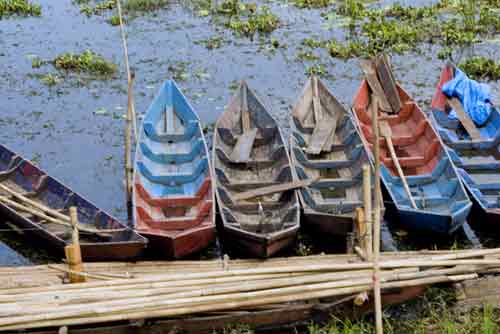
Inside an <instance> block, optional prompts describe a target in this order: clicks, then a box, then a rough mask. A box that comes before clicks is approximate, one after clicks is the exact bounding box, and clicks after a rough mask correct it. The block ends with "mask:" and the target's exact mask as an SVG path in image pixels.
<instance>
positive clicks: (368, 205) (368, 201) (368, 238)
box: [363, 164, 373, 261]
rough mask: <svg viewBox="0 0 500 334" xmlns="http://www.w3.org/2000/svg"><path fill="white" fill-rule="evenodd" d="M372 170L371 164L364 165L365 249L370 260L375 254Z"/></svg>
mask: <svg viewBox="0 0 500 334" xmlns="http://www.w3.org/2000/svg"><path fill="white" fill-rule="evenodd" d="M370 172H371V171H370V165H368V164H365V165H363V207H364V214H365V215H364V218H365V226H366V235H365V236H364V250H365V254H366V257H367V259H368V261H371V260H372V256H373V240H372V232H373V215H372V192H371V186H372V185H371V176H370Z"/></svg>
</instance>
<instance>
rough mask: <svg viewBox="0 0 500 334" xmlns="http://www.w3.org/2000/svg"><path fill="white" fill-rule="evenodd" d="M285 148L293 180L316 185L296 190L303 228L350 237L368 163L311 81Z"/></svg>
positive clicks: (342, 117) (332, 103) (343, 119)
mask: <svg viewBox="0 0 500 334" xmlns="http://www.w3.org/2000/svg"><path fill="white" fill-rule="evenodd" d="M314 100H317V101H316V102H315V101H314ZM316 109H317V110H316ZM290 147H291V148H290V150H291V154H290V155H291V159H292V165H293V167H294V168H295V172H296V176H297V177H298V178H299V179H300V180H304V179H317V180H318V181H316V182H314V183H312V184H310V185H309V186H307V187H303V188H301V189H300V190H299V199H300V203H301V205H302V208H303V210H304V223H305V224H307V225H309V226H311V227H312V228H313V229H314V230H317V231H319V232H322V233H329V234H334V235H346V234H347V233H348V232H351V231H352V229H353V219H354V218H355V210H356V208H357V207H360V206H362V205H363V203H362V201H363V189H362V183H363V180H362V178H363V175H362V167H363V164H370V161H369V159H368V154H367V152H366V150H365V147H364V146H363V142H362V141H361V138H360V136H359V133H358V131H357V129H356V127H355V125H354V123H353V121H352V118H351V116H350V114H349V112H348V111H347V110H346V109H345V108H344V107H343V106H342V104H341V103H340V102H338V101H337V99H336V98H335V97H334V96H333V94H332V93H331V92H330V91H329V89H328V88H327V87H326V86H325V85H324V84H323V82H322V81H321V80H319V79H317V78H315V77H313V78H311V79H310V80H309V81H308V82H307V84H306V85H305V87H304V90H303V91H302V94H301V96H300V98H299V99H298V101H297V103H296V104H295V106H294V108H293V110H292V137H291V143H290Z"/></svg>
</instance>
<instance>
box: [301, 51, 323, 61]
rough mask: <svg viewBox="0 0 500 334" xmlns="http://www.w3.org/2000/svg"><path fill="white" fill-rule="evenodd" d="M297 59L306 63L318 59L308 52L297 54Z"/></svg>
mask: <svg viewBox="0 0 500 334" xmlns="http://www.w3.org/2000/svg"><path fill="white" fill-rule="evenodd" d="M297 59H299V60H308V61H316V60H319V57H318V56H316V55H315V54H314V53H312V52H310V51H300V52H298V53H297Z"/></svg>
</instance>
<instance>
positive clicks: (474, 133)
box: [447, 97, 481, 140]
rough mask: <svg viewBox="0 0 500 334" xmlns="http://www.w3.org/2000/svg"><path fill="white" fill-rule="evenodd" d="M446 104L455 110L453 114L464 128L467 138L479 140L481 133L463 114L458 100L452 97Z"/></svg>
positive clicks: (463, 111) (465, 114) (467, 116)
mask: <svg viewBox="0 0 500 334" xmlns="http://www.w3.org/2000/svg"><path fill="white" fill-rule="evenodd" d="M447 102H448V104H449V105H450V106H451V107H452V108H453V109H454V110H455V113H456V114H457V118H458V120H459V121H460V123H462V125H463V126H464V128H465V130H466V131H467V133H468V134H469V136H470V137H471V138H472V139H473V140H477V139H480V138H481V133H480V132H479V130H478V129H477V127H476V125H475V124H474V121H473V120H472V119H471V118H470V117H469V115H468V114H467V113H466V112H465V110H464V108H463V107H462V103H461V102H460V100H459V99H457V98H456V97H452V98H448V99H447Z"/></svg>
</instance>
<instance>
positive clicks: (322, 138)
mask: <svg viewBox="0 0 500 334" xmlns="http://www.w3.org/2000/svg"><path fill="white" fill-rule="evenodd" d="M335 126H336V119H332V121H331V122H328V121H326V120H325V121H322V122H320V123H319V124H318V123H316V127H315V128H314V130H313V133H312V135H311V139H310V140H309V143H308V145H307V148H306V149H305V151H306V152H307V153H310V154H320V153H321V151H322V150H323V147H324V146H325V143H326V142H327V141H328V138H330V135H331V133H332V131H335V130H334V128H335ZM332 128H333V130H332Z"/></svg>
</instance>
